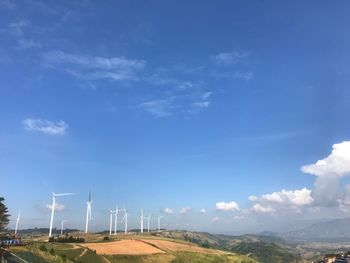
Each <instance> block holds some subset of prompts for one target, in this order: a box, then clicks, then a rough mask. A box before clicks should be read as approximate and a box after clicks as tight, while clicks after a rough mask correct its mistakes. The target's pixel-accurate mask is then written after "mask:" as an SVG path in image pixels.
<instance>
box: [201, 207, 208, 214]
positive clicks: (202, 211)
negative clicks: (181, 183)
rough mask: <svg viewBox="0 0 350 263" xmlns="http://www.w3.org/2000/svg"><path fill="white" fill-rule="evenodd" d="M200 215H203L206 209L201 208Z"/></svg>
mask: <svg viewBox="0 0 350 263" xmlns="http://www.w3.org/2000/svg"><path fill="white" fill-rule="evenodd" d="M199 211H200V212H201V213H202V214H205V213H206V212H207V210H206V209H204V208H202V209H201V210H199Z"/></svg>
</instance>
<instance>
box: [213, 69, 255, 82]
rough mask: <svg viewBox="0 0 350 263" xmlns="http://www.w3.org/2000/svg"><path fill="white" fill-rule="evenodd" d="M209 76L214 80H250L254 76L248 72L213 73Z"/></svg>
mask: <svg viewBox="0 0 350 263" xmlns="http://www.w3.org/2000/svg"><path fill="white" fill-rule="evenodd" d="M211 76H212V77H214V78H216V79H237V80H239V79H241V80H246V81H248V80H251V79H252V78H253V77H254V74H253V73H252V72H250V71H234V72H217V71H215V72H213V73H211Z"/></svg>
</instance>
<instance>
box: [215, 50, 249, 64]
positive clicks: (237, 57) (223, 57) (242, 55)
mask: <svg viewBox="0 0 350 263" xmlns="http://www.w3.org/2000/svg"><path fill="white" fill-rule="evenodd" d="M249 55H250V54H249V52H241V51H232V52H222V53H219V54H217V55H215V56H213V59H214V60H215V62H216V63H218V64H221V65H232V64H237V63H239V62H242V61H243V60H244V59H246V58H247V57H248V56H249Z"/></svg>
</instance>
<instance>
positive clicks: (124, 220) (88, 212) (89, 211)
mask: <svg viewBox="0 0 350 263" xmlns="http://www.w3.org/2000/svg"><path fill="white" fill-rule="evenodd" d="M68 195H74V193H62V194H55V193H52V206H51V219H50V228H49V237H51V236H52V225H53V221H54V215H55V207H56V198H57V197H61V196H68ZM109 212H110V214H109V235H112V226H113V215H114V233H113V234H114V235H117V230H118V214H119V212H124V216H123V218H122V220H121V223H124V234H128V215H129V213H128V212H127V210H126V208H125V207H124V208H123V209H118V206H116V208H115V210H112V209H109ZM161 218H162V216H158V232H160V229H161V228H160V221H161ZM19 220H20V212H19V214H18V217H17V220H16V228H15V234H17V229H18V224H19ZM91 220H92V198H91V191H90V192H89V199H88V201H87V202H86V219H85V233H88V230H89V222H90V221H91ZM145 220H147V232H150V221H151V213H150V214H149V215H148V217H145V216H144V215H143V209H141V216H140V232H141V233H143V231H144V221H145ZM65 222H66V220H62V221H61V235H62V234H63V225H64V223H65Z"/></svg>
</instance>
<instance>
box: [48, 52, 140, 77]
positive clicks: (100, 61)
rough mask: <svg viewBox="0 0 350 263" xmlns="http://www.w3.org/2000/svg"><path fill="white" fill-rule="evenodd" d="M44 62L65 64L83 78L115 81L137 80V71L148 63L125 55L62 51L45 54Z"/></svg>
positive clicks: (52, 65)
mask: <svg viewBox="0 0 350 263" xmlns="http://www.w3.org/2000/svg"><path fill="white" fill-rule="evenodd" d="M43 62H44V65H45V66H47V67H57V66H60V65H63V66H64V67H65V71H66V72H68V73H70V72H74V73H75V74H73V75H74V76H79V77H80V78H82V79H84V78H85V79H86V80H97V79H110V80H113V81H121V80H137V79H138V77H137V72H138V71H139V70H141V69H143V68H144V67H145V65H146V62H145V61H144V60H137V59H127V58H124V57H99V56H83V55H77V54H70V53H65V52H62V51H52V52H48V53H46V54H44V56H43Z"/></svg>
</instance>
